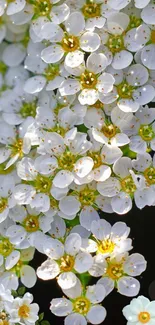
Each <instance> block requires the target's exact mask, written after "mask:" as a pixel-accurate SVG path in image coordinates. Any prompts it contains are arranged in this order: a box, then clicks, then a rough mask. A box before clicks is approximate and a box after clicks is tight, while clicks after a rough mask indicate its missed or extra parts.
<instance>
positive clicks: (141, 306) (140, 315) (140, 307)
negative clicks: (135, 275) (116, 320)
mask: <svg viewBox="0 0 155 325" xmlns="http://www.w3.org/2000/svg"><path fill="white" fill-rule="evenodd" d="M154 308H155V301H150V300H149V299H148V298H146V297H144V296H138V297H137V298H134V299H133V300H131V302H130V304H129V305H127V306H125V307H124V308H123V310H122V312H123V315H124V316H125V318H126V319H127V325H130V324H131V323H132V324H133V325H140V324H148V325H149V324H152V325H154V324H155V313H154V310H155V309H154Z"/></svg>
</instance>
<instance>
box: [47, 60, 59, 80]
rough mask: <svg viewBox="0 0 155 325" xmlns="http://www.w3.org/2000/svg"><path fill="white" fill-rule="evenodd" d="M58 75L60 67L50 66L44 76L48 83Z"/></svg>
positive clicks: (56, 65)
mask: <svg viewBox="0 0 155 325" xmlns="http://www.w3.org/2000/svg"><path fill="white" fill-rule="evenodd" d="M58 75H59V65H58V64H49V65H48V66H47V68H46V69H45V71H44V76H45V78H46V80H47V81H51V80H53V79H54V78H55V77H56V76H58Z"/></svg>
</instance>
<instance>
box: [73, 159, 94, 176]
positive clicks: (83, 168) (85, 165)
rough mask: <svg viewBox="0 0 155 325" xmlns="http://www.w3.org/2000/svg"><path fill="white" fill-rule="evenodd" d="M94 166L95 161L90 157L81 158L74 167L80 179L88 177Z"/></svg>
mask: <svg viewBox="0 0 155 325" xmlns="http://www.w3.org/2000/svg"><path fill="white" fill-rule="evenodd" d="M93 166H94V161H93V159H92V158H90V157H82V158H80V159H79V160H78V161H77V162H76V163H75V165H74V172H75V173H76V175H77V176H78V177H80V178H83V177H85V176H87V175H88V174H89V173H90V172H91V170H92V168H93Z"/></svg>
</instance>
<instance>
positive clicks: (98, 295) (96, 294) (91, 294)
mask: <svg viewBox="0 0 155 325" xmlns="http://www.w3.org/2000/svg"><path fill="white" fill-rule="evenodd" d="M105 295H106V291H105V289H104V286H103V285H101V284H95V285H92V286H88V287H87V291H86V297H87V298H88V299H89V300H90V301H91V303H92V304H98V303H100V302H102V301H103V299H104V298H105Z"/></svg>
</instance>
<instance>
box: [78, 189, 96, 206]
mask: <svg viewBox="0 0 155 325" xmlns="http://www.w3.org/2000/svg"><path fill="white" fill-rule="evenodd" d="M95 199H96V190H94V189H90V188H88V187H87V188H84V189H83V190H82V191H80V192H79V201H80V203H81V205H82V206H85V205H90V206H92V205H93V204H94V203H95Z"/></svg>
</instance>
